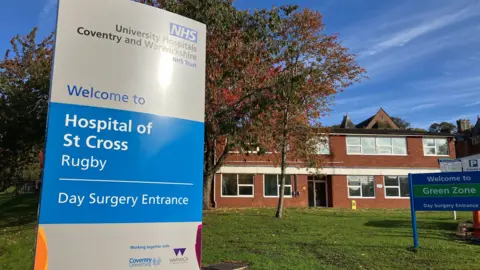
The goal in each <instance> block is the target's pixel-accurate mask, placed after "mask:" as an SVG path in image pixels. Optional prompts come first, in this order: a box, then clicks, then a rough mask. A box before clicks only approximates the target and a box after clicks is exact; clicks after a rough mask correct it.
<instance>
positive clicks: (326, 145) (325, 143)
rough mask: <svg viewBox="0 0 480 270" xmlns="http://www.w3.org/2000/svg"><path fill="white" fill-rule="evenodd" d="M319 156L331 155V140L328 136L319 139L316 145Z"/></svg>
mask: <svg viewBox="0 0 480 270" xmlns="http://www.w3.org/2000/svg"><path fill="white" fill-rule="evenodd" d="M316 153H317V155H330V140H329V138H328V137H326V136H322V137H320V138H319V139H318V143H317V145H316Z"/></svg>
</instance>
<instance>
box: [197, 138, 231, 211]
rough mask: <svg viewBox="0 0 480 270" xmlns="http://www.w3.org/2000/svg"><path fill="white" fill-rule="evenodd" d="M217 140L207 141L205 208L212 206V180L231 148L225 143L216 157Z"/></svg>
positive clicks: (204, 170) (204, 184) (204, 177)
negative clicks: (221, 151)
mask: <svg viewBox="0 0 480 270" xmlns="http://www.w3.org/2000/svg"><path fill="white" fill-rule="evenodd" d="M215 151H216V144H215V140H212V141H211V142H208V141H206V142H205V151H204V161H203V162H204V166H203V209H210V208H211V207H212V192H215V190H213V191H212V182H213V177H214V175H215V173H216V172H217V171H218V170H219V169H220V167H221V166H222V165H223V163H224V162H225V160H226V159H227V156H228V151H229V148H228V146H227V145H225V147H224V149H223V153H222V154H221V155H220V157H219V158H216V157H215Z"/></svg>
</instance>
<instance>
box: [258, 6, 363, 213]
mask: <svg viewBox="0 0 480 270" xmlns="http://www.w3.org/2000/svg"><path fill="white" fill-rule="evenodd" d="M280 10H281V14H280V15H281V16H280V19H279V20H280V23H279V25H278V27H276V28H272V29H271V35H272V37H273V38H272V39H271V43H270V44H269V48H270V52H271V54H272V55H273V57H274V61H275V87H273V88H271V90H272V91H271V92H269V93H268V94H269V95H270V98H269V99H268V100H270V103H269V105H268V108H269V109H268V110H263V111H262V115H261V116H260V117H257V118H256V119H253V120H252V121H251V124H250V126H249V128H250V132H251V133H255V134H257V138H258V140H259V142H260V144H261V145H263V146H264V147H265V148H267V149H269V150H270V151H271V152H272V153H273V155H277V156H278V158H277V161H278V163H279V164H280V179H281V181H280V190H279V191H278V193H279V201H278V208H277V212H276V217H278V218H281V217H282V216H283V197H284V192H285V171H286V168H287V167H288V163H287V156H288V155H289V154H290V153H291V155H292V156H295V157H296V158H299V159H301V160H302V161H303V162H304V166H308V167H317V168H318V167H319V166H320V161H321V160H320V158H319V156H318V155H317V154H318V149H319V147H321V144H322V143H324V138H325V135H326V134H325V133H326V132H327V130H326V129H319V128H320V127H321V124H320V119H321V117H322V116H325V115H326V114H327V113H328V112H329V110H330V107H331V106H332V104H331V97H332V95H334V94H336V93H338V92H340V91H343V89H345V88H346V87H348V86H350V85H351V84H352V83H355V82H357V81H359V80H360V79H361V78H362V77H363V74H364V69H362V68H361V67H360V66H359V65H358V64H357V63H356V61H355V56H354V55H352V54H351V53H350V52H349V50H348V49H346V48H344V47H343V46H342V45H341V43H340V42H339V40H338V37H337V35H327V34H325V33H324V29H325V25H324V24H323V21H322V16H321V14H320V13H319V12H316V11H311V10H308V9H305V10H302V11H298V10H296V9H295V8H292V7H282V8H281V9H280ZM274 160H275V159H274Z"/></svg>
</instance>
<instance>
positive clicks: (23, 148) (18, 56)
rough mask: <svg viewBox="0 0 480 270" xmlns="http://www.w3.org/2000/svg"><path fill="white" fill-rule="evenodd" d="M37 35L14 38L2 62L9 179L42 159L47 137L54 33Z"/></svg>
mask: <svg viewBox="0 0 480 270" xmlns="http://www.w3.org/2000/svg"><path fill="white" fill-rule="evenodd" d="M36 35H37V28H34V29H33V30H32V31H31V32H30V33H29V34H28V35H26V36H22V37H21V36H18V35H17V36H15V37H14V38H12V40H11V42H10V43H11V46H12V49H11V50H8V51H7V52H6V54H5V57H4V59H3V60H2V61H1V62H0V162H1V165H0V179H2V178H3V179H10V180H8V181H11V179H12V177H15V176H17V177H20V175H22V174H23V171H24V170H28V169H27V168H30V167H31V166H32V163H38V152H39V151H40V150H41V148H42V147H43V143H44V139H45V124H46V115H47V107H48V95H49V87H50V68H51V64H52V53H53V34H51V35H49V36H47V37H46V38H44V39H43V40H41V41H40V42H39V43H37V41H36V38H37V36H36ZM9 184H12V183H9ZM4 186H5V185H4Z"/></svg>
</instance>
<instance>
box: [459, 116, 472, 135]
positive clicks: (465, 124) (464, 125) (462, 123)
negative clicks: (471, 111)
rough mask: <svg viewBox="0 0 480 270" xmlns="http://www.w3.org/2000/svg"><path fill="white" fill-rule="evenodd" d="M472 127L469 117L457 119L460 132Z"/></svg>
mask: <svg viewBox="0 0 480 270" xmlns="http://www.w3.org/2000/svg"><path fill="white" fill-rule="evenodd" d="M468 129H470V120H468V119H458V120H457V130H458V132H465V131H466V130H468Z"/></svg>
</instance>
